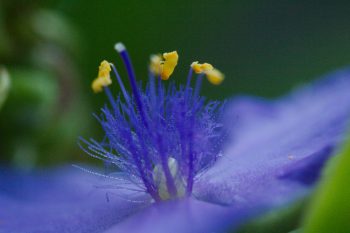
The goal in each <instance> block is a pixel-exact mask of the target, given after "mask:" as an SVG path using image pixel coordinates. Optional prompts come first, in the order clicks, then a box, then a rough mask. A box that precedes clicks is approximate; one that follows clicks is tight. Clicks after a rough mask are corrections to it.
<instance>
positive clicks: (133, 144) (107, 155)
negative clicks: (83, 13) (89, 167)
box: [81, 43, 224, 201]
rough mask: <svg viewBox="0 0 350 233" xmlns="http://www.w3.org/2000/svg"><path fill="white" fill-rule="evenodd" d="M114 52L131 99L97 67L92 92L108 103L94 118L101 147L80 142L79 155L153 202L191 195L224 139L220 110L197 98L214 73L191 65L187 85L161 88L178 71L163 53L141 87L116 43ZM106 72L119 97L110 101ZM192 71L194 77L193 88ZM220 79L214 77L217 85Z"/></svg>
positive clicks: (174, 61)
mask: <svg viewBox="0 0 350 233" xmlns="http://www.w3.org/2000/svg"><path fill="white" fill-rule="evenodd" d="M115 48H116V50H117V51H118V52H119V54H120V56H121V58H122V60H123V62H124V65H125V67H126V70H127V72H128V76H129V77H128V78H129V82H130V85H131V93H129V92H128V91H127V90H126V89H125V87H124V84H123V81H122V79H121V77H120V76H119V74H118V72H117V70H116V68H115V66H114V65H113V64H111V63H108V62H106V61H104V62H102V63H101V66H100V72H99V75H98V77H97V79H96V80H95V81H94V83H93V86H92V87H93V89H94V91H97V92H98V91H100V90H101V89H103V90H104V91H105V93H106V95H107V97H108V99H109V103H110V106H104V107H103V108H102V113H101V115H100V116H98V117H97V119H98V121H99V122H100V124H101V126H102V128H103V130H104V132H105V138H104V140H103V141H102V142H97V141H95V140H93V139H91V140H90V141H87V140H84V139H81V141H82V142H83V143H84V144H85V146H83V147H82V148H83V150H84V151H86V152H87V153H89V154H90V155H91V156H93V157H95V158H99V159H101V160H103V161H105V162H107V163H109V164H112V165H114V166H116V168H117V170H118V171H120V172H122V173H124V174H125V176H123V179H124V180H127V181H128V182H130V183H133V184H136V185H137V186H138V187H140V188H142V190H144V191H145V192H147V193H148V194H149V195H151V197H152V198H153V199H154V200H155V201H162V200H167V199H175V198H180V197H184V196H189V195H191V193H192V189H193V185H194V182H195V180H196V178H197V177H198V176H199V175H200V174H201V173H203V172H204V171H205V170H206V169H207V168H208V167H210V166H211V165H212V164H213V163H214V162H215V160H216V159H217V157H218V156H219V155H220V148H221V143H222V141H223V137H224V132H223V129H222V125H221V124H220V123H219V120H220V117H221V114H222V108H223V104H222V103H221V102H219V101H206V100H205V98H204V97H202V96H200V95H199V90H200V87H201V82H202V78H203V76H205V75H207V76H209V75H213V73H212V71H213V70H214V68H213V67H212V66H211V65H210V66H211V68H210V67H209V68H210V70H208V65H209V64H208V63H204V64H202V68H201V64H199V63H198V62H195V63H193V64H192V66H191V69H190V72H189V75H188V78H187V83H186V85H180V86H179V87H177V86H176V85H175V84H174V83H172V82H170V83H168V84H167V85H164V83H163V82H164V81H163V80H167V79H168V78H169V76H170V75H171V74H172V72H173V71H174V68H175V66H176V65H177V61H178V55H177V52H175V51H174V52H172V53H165V54H164V55H163V57H161V56H160V55H153V58H152V59H151V66H150V75H149V82H148V83H147V85H146V86H145V87H142V85H141V83H137V81H136V77H135V74H134V71H133V68H132V64H131V60H130V58H129V55H128V53H127V50H126V49H125V47H124V46H123V45H122V44H121V43H118V44H117V45H116V47H115ZM154 56H159V57H158V58H156V59H155V57H154ZM162 59H165V60H162ZM167 59H168V60H167ZM152 62H153V64H152ZM155 62H156V63H155ZM110 67H111V68H112V69H110ZM201 69H202V70H201ZM110 70H113V71H114V74H115V76H116V80H117V82H118V83H119V86H120V88H121V92H122V93H121V95H118V96H114V95H112V93H111V91H110V89H109V88H108V85H110V84H111V80H110V76H109V72H107V73H106V71H110ZM193 71H195V73H197V74H198V75H197V77H196V84H195V87H194V88H192V87H191V79H192V73H193ZM214 72H219V71H217V70H215V71H214ZM220 75H221V76H220ZM222 79H223V76H222V74H221V73H219V76H217V77H215V81H216V84H217V83H218V80H221V81H222ZM208 80H209V81H210V79H209V77H208Z"/></svg>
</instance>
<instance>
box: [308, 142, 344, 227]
mask: <svg viewBox="0 0 350 233" xmlns="http://www.w3.org/2000/svg"><path fill="white" fill-rule="evenodd" d="M332 160H333V161H331V162H330V163H329V164H328V165H327V168H326V169H327V170H326V174H327V175H326V176H325V179H324V180H323V181H322V183H321V184H320V186H319V188H318V190H317V192H316V196H315V198H314V200H313V202H312V203H311V206H310V209H309V210H308V212H307V214H306V217H305V219H304V225H305V226H304V231H303V232H305V233H323V232H324V233H330V232H332V233H333V232H336V233H342V232H344V233H346V232H350V186H349V178H350V140H348V142H347V143H346V145H345V147H344V148H343V150H342V151H341V152H340V154H339V155H338V156H337V157H334V158H333V159H332Z"/></svg>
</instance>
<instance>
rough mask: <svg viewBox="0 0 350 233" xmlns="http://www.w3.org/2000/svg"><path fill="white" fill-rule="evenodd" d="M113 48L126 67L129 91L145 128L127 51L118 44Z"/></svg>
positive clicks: (144, 118)
mask: <svg viewBox="0 0 350 233" xmlns="http://www.w3.org/2000/svg"><path fill="white" fill-rule="evenodd" d="M114 48H115V50H116V51H117V52H118V53H119V55H120V56H121V58H122V60H123V62H124V65H125V66H126V71H127V72H128V76H129V80H130V85H131V89H132V92H133V94H134V97H135V101H136V105H137V107H138V110H139V112H140V115H141V120H142V122H143V124H144V125H145V126H146V127H147V125H148V123H147V121H146V116H145V113H144V109H143V105H142V101H141V96H140V93H139V90H138V87H137V83H136V78H135V72H134V69H133V67H132V64H131V59H130V57H129V54H128V51H127V50H126V48H125V46H124V44H123V43H120V42H119V43H117V44H115V46H114Z"/></svg>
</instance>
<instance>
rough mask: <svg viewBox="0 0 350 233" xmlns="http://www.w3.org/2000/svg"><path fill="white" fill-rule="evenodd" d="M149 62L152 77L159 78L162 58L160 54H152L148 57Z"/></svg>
mask: <svg viewBox="0 0 350 233" xmlns="http://www.w3.org/2000/svg"><path fill="white" fill-rule="evenodd" d="M150 61H151V62H150V65H149V69H150V71H151V72H152V73H153V74H154V75H156V76H159V75H160V74H161V72H162V56H161V55H160V54H152V55H151V57H150Z"/></svg>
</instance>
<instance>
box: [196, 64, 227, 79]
mask: <svg viewBox="0 0 350 233" xmlns="http://www.w3.org/2000/svg"><path fill="white" fill-rule="evenodd" d="M191 67H192V69H193V71H194V72H195V73H196V74H205V75H206V76H207V79H208V81H209V82H210V83H212V84H214V85H219V84H221V83H222V81H224V78H225V76H224V74H223V73H221V72H220V71H219V70H217V69H214V67H213V66H212V65H211V64H209V63H203V64H201V63H198V61H195V62H192V64H191Z"/></svg>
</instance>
